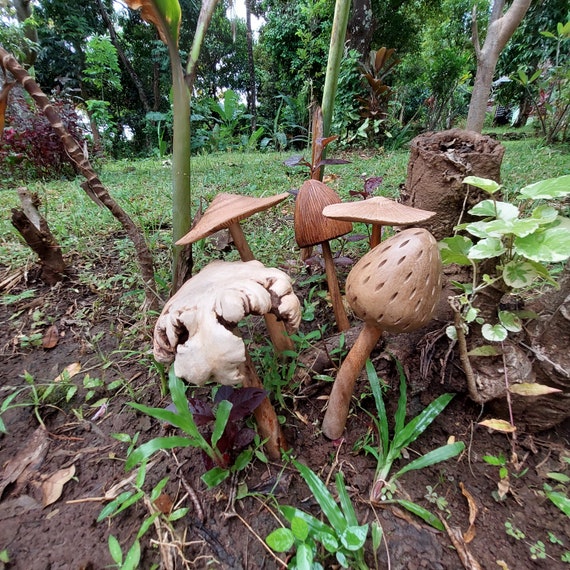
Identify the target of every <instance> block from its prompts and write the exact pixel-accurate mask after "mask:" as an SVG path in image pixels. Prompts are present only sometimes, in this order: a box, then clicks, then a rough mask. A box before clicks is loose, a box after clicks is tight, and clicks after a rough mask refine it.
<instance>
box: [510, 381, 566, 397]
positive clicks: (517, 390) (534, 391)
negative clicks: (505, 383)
mask: <svg viewBox="0 0 570 570" xmlns="http://www.w3.org/2000/svg"><path fill="white" fill-rule="evenodd" d="M509 392H511V394H517V395H518V396H544V395H545V394H554V393H555V392H562V390H559V389H558V388H553V387H552V386H546V385H544V384H537V383H536V382H530V383H527V382H522V383H520V384H513V385H512V386H509Z"/></svg>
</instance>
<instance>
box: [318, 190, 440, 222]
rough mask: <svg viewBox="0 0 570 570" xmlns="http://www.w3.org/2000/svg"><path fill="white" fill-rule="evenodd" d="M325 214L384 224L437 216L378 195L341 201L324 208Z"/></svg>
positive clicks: (417, 220)
mask: <svg viewBox="0 0 570 570" xmlns="http://www.w3.org/2000/svg"><path fill="white" fill-rule="evenodd" d="M323 216H326V217H327V218H332V219H334V220H343V221H346V222H364V223H367V224H378V225H382V226H407V225H408V224H418V223H419V222H424V221H425V220H429V219H430V218H431V217H433V216H435V212H430V211H429V210H420V209H419V208H412V207H411V206H405V205H404V204H400V203H399V202H396V201H394V200H390V199H389V198H385V197H383V196H376V197H374V198H368V199H367V200H360V201H358V202H340V203H338V204H331V205H330V206H326V207H325V208H324V209H323Z"/></svg>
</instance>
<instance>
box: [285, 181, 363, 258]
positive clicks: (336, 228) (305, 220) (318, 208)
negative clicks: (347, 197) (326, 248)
mask: <svg viewBox="0 0 570 570" xmlns="http://www.w3.org/2000/svg"><path fill="white" fill-rule="evenodd" d="M337 203H340V198H339V197H338V195H337V194H336V192H335V191H334V190H333V189H332V188H330V187H329V186H327V185H326V184H324V183H323V182H320V181H319V180H313V179H311V180H306V181H305V182H304V183H303V185H302V186H301V188H299V193H298V194H297V199H296V200H295V240H296V241H297V244H298V246H299V247H310V246H312V245H316V244H318V243H323V242H325V241H328V240H330V239H334V238H337V237H339V236H342V235H344V234H347V233H349V232H351V231H352V224H351V223H349V222H344V221H339V220H333V219H331V218H325V217H324V216H323V208H324V207H325V206H328V205H329V204H337Z"/></svg>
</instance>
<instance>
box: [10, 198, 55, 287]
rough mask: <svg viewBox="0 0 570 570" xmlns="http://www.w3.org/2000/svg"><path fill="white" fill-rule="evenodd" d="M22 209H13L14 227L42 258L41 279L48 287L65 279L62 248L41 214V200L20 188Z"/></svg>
mask: <svg viewBox="0 0 570 570" xmlns="http://www.w3.org/2000/svg"><path fill="white" fill-rule="evenodd" d="M18 196H19V198H20V203H21V204H22V207H21V208H12V225H13V226H14V227H15V228H16V229H17V230H18V231H19V232H20V234H21V236H22V237H23V238H24V240H25V241H26V243H27V244H28V245H29V246H30V248H31V249H32V250H33V251H34V252H35V253H36V254H37V255H38V257H39V258H40V264H41V266H42V269H41V273H40V278H41V279H42V280H43V281H45V282H46V283H47V284H48V285H55V284H56V283H58V282H59V281H61V280H62V279H63V276H64V272H65V269H66V265H65V261H64V260H63V255H62V253H61V248H60V247H59V244H58V243H57V240H56V239H55V237H54V236H53V234H52V233H51V231H50V229H49V226H48V224H47V222H46V220H45V219H44V218H43V216H42V215H41V214H40V213H39V211H38V207H39V205H40V200H39V198H38V196H37V194H30V193H29V192H28V190H27V189H26V188H18Z"/></svg>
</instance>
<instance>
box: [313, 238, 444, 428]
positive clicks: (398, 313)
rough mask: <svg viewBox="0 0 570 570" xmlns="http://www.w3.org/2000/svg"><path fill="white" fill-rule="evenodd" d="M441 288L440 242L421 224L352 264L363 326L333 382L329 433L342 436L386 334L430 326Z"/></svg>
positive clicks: (349, 286) (355, 305) (352, 290)
mask: <svg viewBox="0 0 570 570" xmlns="http://www.w3.org/2000/svg"><path fill="white" fill-rule="evenodd" d="M440 291H441V259H440V257H439V250H438V247H437V242H436V241H435V238H434V237H433V236H432V235H431V234H430V233H429V232H428V231H427V230H424V229H421V228H412V229H408V230H404V231H402V232H400V233H399V234H396V235H395V236H393V237H391V238H389V239H387V240H386V241H384V242H383V243H381V244H380V245H378V246H377V247H375V248H374V249H372V250H370V251H369V252H368V253H367V254H366V255H365V256H364V257H363V258H362V259H361V260H360V261H358V263H357V264H356V265H355V266H354V267H353V268H352V270H351V272H350V273H349V275H348V278H347V281H346V297H347V300H348V302H349V304H350V306H351V307H352V309H353V311H354V313H355V314H356V316H358V317H359V318H361V319H362V320H363V321H364V327H363V329H362V332H361V333H360V335H359V336H358V338H357V339H356V342H355V344H354V346H353V347H352V349H351V350H350V352H349V353H348V355H347V356H346V358H345V360H344V362H343V363H342V365H341V367H340V370H339V371H338V374H337V377H336V379H335V381H334V384H333V387H332V391H331V394H330V397H329V401H328V406H327V411H326V412H325V417H324V420H323V426H322V429H323V433H324V434H325V436H327V437H328V438H329V439H338V438H339V437H340V436H341V435H342V432H343V430H344V426H345V424H346V418H347V417H348V408H349V406H350V399H351V397H352V392H353V390H354V385H355V383H356V380H357V378H358V376H359V374H360V372H361V371H362V368H363V367H364V364H365V362H366V360H367V359H368V358H369V357H370V353H371V352H372V350H373V348H374V347H375V346H376V343H377V342H378V340H379V338H380V336H381V335H382V332H383V331H388V332H397V333H401V332H410V331H412V330H415V329H418V328H420V327H422V326H424V325H425V324H427V323H428V322H429V320H430V319H431V317H432V315H433V312H434V310H435V307H436V304H437V302H438V299H439V294H440Z"/></svg>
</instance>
